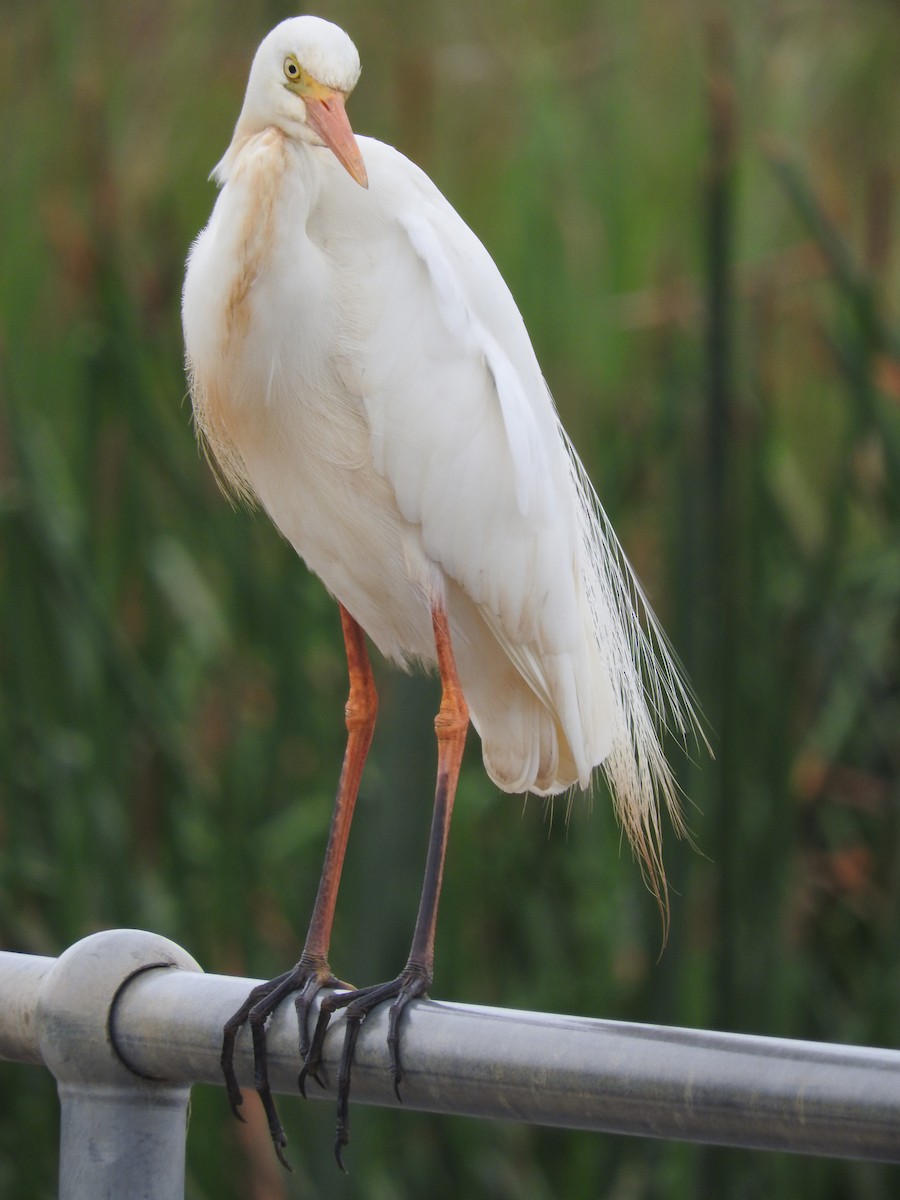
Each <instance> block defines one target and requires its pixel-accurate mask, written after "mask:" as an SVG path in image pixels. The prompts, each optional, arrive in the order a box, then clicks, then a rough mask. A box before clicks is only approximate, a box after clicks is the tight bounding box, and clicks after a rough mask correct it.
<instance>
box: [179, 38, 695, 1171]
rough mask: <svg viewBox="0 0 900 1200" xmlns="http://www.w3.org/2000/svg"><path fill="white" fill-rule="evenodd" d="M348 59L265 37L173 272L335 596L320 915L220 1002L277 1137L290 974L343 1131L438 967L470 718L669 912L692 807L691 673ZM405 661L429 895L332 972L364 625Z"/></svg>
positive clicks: (224, 433) (507, 316)
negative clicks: (598, 784) (183, 264)
mask: <svg viewBox="0 0 900 1200" xmlns="http://www.w3.org/2000/svg"><path fill="white" fill-rule="evenodd" d="M359 69H360V68H359V57H358V55H357V51H356V49H355V47H354V45H353V43H352V42H351V40H350V38H349V37H348V36H347V34H346V33H344V32H343V31H342V30H340V29H338V28H337V27H336V26H335V25H332V24H330V23H329V22H327V21H324V20H321V19H319V18H316V17H309V16H305V17H296V18H293V19H290V20H287V21H284V22H282V23H281V24H280V25H278V26H277V27H276V28H275V29H274V30H273V31H272V32H271V33H270V34H269V35H268V36H267V37H266V38H265V39H264V40H263V42H262V44H261V45H260V47H259V49H258V51H257V53H256V56H255V58H254V60H253V65H252V68H251V71H250V78H249V82H248V85H247V92H246V97H245V100H244V105H243V108H242V110H241V114H240V117H239V119H238V122H237V126H236V128H235V131H234V136H233V138H232V141H231V144H230V146H229V147H228V150H227V151H226V153H225V156H224V158H223V159H222V160H221V162H220V163H219V164H218V166H217V167H216V168H215V171H214V172H213V174H214V177H215V179H216V181H217V182H218V184H219V185H220V186H221V193H220V195H219V197H218V200H217V202H216V205H215V208H214V210H213V213H212V216H211V217H210V220H209V223H208V224H207V226H206V228H205V229H204V230H203V231H202V233H201V234H200V236H199V237H198V238H197V240H196V242H195V243H194V245H193V247H192V249H191V252H190V257H189V260H188V268H187V276H186V279H185V284H184V299H183V320H184V334H185V343H186V348H187V365H188V372H189V377H190V386H191V393H192V397H193V405H194V414H195V420H196V425H197V429H198V431H199V436H200V437H201V439H202V441H203V443H204V445H205V447H206V449H207V451H208V453H209V456H210V458H211V460H212V462H213V464H214V466H215V468H216V469H217V471H218V473H219V475H220V478H221V480H222V481H223V483H224V485H225V486H226V487H227V488H228V489H230V490H231V491H232V492H233V493H234V494H235V495H237V496H239V497H243V498H245V499H248V500H253V501H255V502H257V503H259V504H260V505H261V506H262V507H263V508H264V509H265V511H266V512H267V513H268V514H269V516H270V517H271V519H272V520H273V521H274V523H275V524H276V526H277V527H278V528H279V529H280V530H281V532H282V534H283V535H284V536H285V537H286V538H287V540H288V541H289V542H290V543H291V544H292V545H293V546H294V548H295V549H296V551H297V553H298V554H299V555H300V556H301V557H302V558H303V559H304V560H305V562H306V563H307V565H308V566H309V568H310V569H311V570H312V571H314V572H315V573H316V574H317V575H318V576H319V578H320V579H321V580H322V582H323V583H324V584H325V586H326V588H327V589H328V590H329V591H330V592H331V593H332V595H333V596H334V597H335V598H336V599H337V601H338V603H339V605H340V615H341V621H342V625H343V633H344V639H345V643H346V649H347V659H348V667H349V677H350V692H349V699H348V702H347V708H346V723H347V730H348V740H347V747H346V752H345V757H344V764H343V769H342V772H341V777H340V783H339V785H338V792H337V799H336V803H335V810H334V815H333V818H332V826H331V831H330V835H329V839H328V845H327V850H326V857H325V864H324V867H323V871H322V877H321V882H320V885H319V890H318V895H317V897H316V901H315V905H314V908H313V912H312V918H311V921H310V927H309V933H308V936H307V939H306V943H305V946H304V948H303V952H302V954H301V956H300V959H299V962H298V963H297V965H296V966H295V967H294V968H293V969H292V970H291V971H288V972H287V973H286V974H284V975H282V976H280V977H279V978H278V979H275V980H273V981H272V982H271V983H268V984H265V985H263V986H261V987H259V988H257V989H255V990H254V992H253V993H252V995H251V996H250V997H249V998H248V1000H247V1002H246V1004H244V1005H243V1007H242V1008H241V1009H240V1011H239V1012H237V1013H236V1014H235V1015H234V1017H233V1019H232V1020H231V1021H230V1022H229V1023H228V1025H227V1027H226V1031H225V1040H224V1045H223V1068H224V1071H225V1076H226V1081H227V1085H228V1093H229V1098H230V1100H231V1104H232V1107H233V1109H234V1111H235V1113H237V1110H238V1105H239V1104H240V1103H241V1094H240V1090H239V1088H238V1085H237V1081H236V1078H235V1074H234V1069H233V1065H232V1055H233V1049H234V1040H235V1037H236V1034H237V1032H238V1030H239V1029H240V1027H241V1026H242V1025H243V1024H244V1023H245V1022H246V1023H249V1025H250V1027H251V1030H252V1034H253V1043H254V1052H255V1056H256V1067H257V1090H258V1092H259V1094H260V1096H261V1098H262V1101H263V1103H264V1105H265V1109H266V1113H267V1117H268V1121H269V1128H270V1131H271V1133H272V1138H273V1141H274V1143H275V1147H276V1150H277V1151H278V1154H279V1157H282V1159H283V1147H284V1144H285V1139H284V1133H283V1131H282V1128H281V1124H280V1122H279V1120H278V1116H277V1114H276V1111H275V1106H274V1103H273V1101H272V1097H271V1095H270V1092H269V1086H268V1082H267V1075H266V1057H265V1036H264V1027H265V1022H266V1020H267V1018H268V1017H269V1015H271V1013H272V1012H273V1011H274V1009H275V1008H276V1007H277V1005H278V1004H279V1003H280V1001H281V1000H282V999H284V998H285V997H286V996H288V995H293V996H294V997H295V1003H296V1006H297V1012H298V1017H299V1022H300V1031H301V1032H300V1037H301V1050H302V1053H303V1054H304V1056H305V1064H304V1068H303V1072H302V1074H301V1087H303V1082H304V1079H305V1077H306V1076H307V1075H313V1076H314V1077H315V1076H316V1072H317V1071H318V1069H319V1066H320V1055H321V1048H322V1043H323V1039H324V1034H325V1029H326V1026H327V1024H328V1021H329V1019H330V1016H331V1014H332V1013H333V1012H334V1011H335V1010H336V1009H337V1008H339V1007H343V1008H346V1032H345V1043H344V1052H343V1060H342V1070H341V1076H340V1079H339V1102H338V1132H337V1143H336V1154H337V1157H338V1161H339V1162H340V1161H341V1151H342V1147H343V1146H344V1145H345V1144H346V1142H347V1141H348V1140H349V1124H348V1115H347V1099H348V1092H349V1082H350V1067H351V1064H352V1056H353V1047H354V1044H355V1040H356V1036H357V1033H358V1031H359V1027H360V1024H361V1022H362V1020H363V1019H364V1018H365V1016H366V1014H367V1013H368V1012H370V1011H371V1010H372V1008H373V1007H374V1006H375V1005H377V1004H380V1003H382V1002H383V1001H385V1000H389V999H390V1000H393V1005H392V1008H391V1019H390V1037H389V1044H390V1063H391V1070H392V1071H393V1075H394V1080H395V1084H397V1085H399V1082H400V1078H401V1063H400V1053H399V1043H398V1037H397V1031H398V1022H399V1019H400V1016H401V1014H402V1012H403V1010H404V1008H405V1007H406V1005H407V1004H408V1003H409V1002H410V1000H411V999H413V998H415V997H418V996H422V995H424V994H425V993H426V990H427V988H428V987H429V985H430V983H431V980H432V966H433V953H434V933H435V923H436V915H437V906H438V897H439V893H440V887H441V878H442V873H443V865H444V853H445V847H446V840H447V832H448V828H449V823H450V813H451V809H452V806H453V798H454V792H455V788H456V782H457V776H458V771H459V765H460V760H461V757H462V753H463V745H464V741H465V737H466V730H467V727H468V723H469V721H470V720H471V722H472V724H473V725H474V726H475V729H476V730H477V732H478V734H479V735H480V738H481V746H482V752H483V757H484V764H485V767H486V769H487V773H488V774H489V776H490V777H491V779H492V780H493V781H494V782H495V783H496V784H497V785H498V786H499V787H500V788H502V789H503V790H504V791H507V792H523V791H530V792H536V793H538V794H540V795H553V794H554V793H559V792H564V791H566V790H568V789H570V788H572V787H573V786H574V785H577V786H580V787H581V788H588V787H589V786H590V784H591V778H592V773H593V772H594V770H595V768H597V767H600V768H601V769H602V771H603V772H604V774H605V776H606V778H607V780H608V782H609V786H610V791H611V794H612V797H613V801H614V804H615V807H616V811H617V813H618V816H619V818H620V820H621V822H622V825H623V827H624V829H625V832H626V833H627V835H628V838H629V839H630V841H631V843H632V845H633V847H634V848H635V850H636V852H637V855H638V857H639V859H640V860H641V862H642V865H643V869H644V872H645V874H646V876H647V878H648V880H649V882H650V884H651V886H652V887H653V888H654V890H655V891H656V894H657V896H658V898H659V899H660V903H661V905H662V907H663V911H664V912H665V880H664V875H663V870H662V863H661V858H660V824H659V821H660V808H661V807H662V806H664V805H665V806H668V808H669V810H670V811H671V813H672V815H673V819H674V823H675V825H676V826H678V825H679V824H680V818H679V815H678V805H677V803H676V797H675V791H676V789H675V785H674V782H673V778H672V775H671V772H670V769H669V767H668V766H667V763H666V760H665V758H664V756H663V751H662V749H661V744H660V738H659V735H658V732H657V730H658V727H659V726H660V725H662V724H665V723H668V724H669V725H670V726H672V727H674V729H675V730H676V731H677V732H679V733H680V734H681V735H682V736H684V735H685V734H686V732H687V730H688V728H689V727H690V726H692V725H693V724H694V715H693V712H692V710H691V705H690V701H689V699H688V696H687V694H686V689H685V687H684V685H683V684H682V682H681V679H680V676H679V673H678V670H677V668H676V666H675V664H674V663H673V661H672V658H671V656H670V655H669V653H668V651H667V649H666V645H665V639H664V638H663V636H662V634H661V633H660V631H659V629H658V626H657V624H656V622H655V620H654V618H653V616H652V614H651V613H650V611H649V608H648V606H647V605H646V603H645V601H644V598H643V595H642V593H641V590H640V588H639V586H638V585H637V583H636V581H635V579H634V576H633V575H632V573H631V570H630V568H629V566H628V564H627V562H626V561H625V558H624V555H623V554H622V552H621V549H620V547H619V544H618V542H617V540H616V538H615V535H614V533H613V531H612V529H611V527H610V526H609V524H608V522H607V520H606V517H605V515H604V514H603V511H602V509H601V507H600V504H599V502H598V500H597V498H596V496H595V494H594V492H593V490H592V488H591V485H590V483H589V481H588V479H587V476H586V475H585V472H584V470H583V468H582V466H581V464H580V463H579V461H578V458H577V457H576V455H575V453H574V451H573V449H572V447H571V445H570V443H569V441H568V438H567V436H566V434H565V432H564V431H563V428H562V426H561V425H560V422H559V419H558V417H557V415H556V411H555V409H554V406H553V402H552V400H551V397H550V394H549V392H548V389H547V386H546V384H545V382H544V379H543V377H542V375H541V371H540V368H539V366H538V363H537V360H536V358H535V355H534V351H533V349H532V346H531V343H530V341H529V338H528V334H527V332H526V329H525V325H524V323H523V321H522V317H521V316H520V314H519V311H518V309H517V307H516V304H515V302H514V300H513V298H512V296H511V295H510V292H509V290H508V289H507V287H506V285H505V283H504V282H503V279H502V278H501V276H500V273H499V272H498V270H497V268H496V266H495V265H494V263H493V261H492V260H491V258H490V256H489V255H488V253H487V251H486V250H485V249H484V247H483V246H482V245H481V243H480V242H479V241H478V239H477V238H476V236H475V235H474V234H473V233H472V232H471V230H470V229H469V228H468V227H467V226H466V225H465V223H464V222H463V221H462V219H461V218H460V217H459V216H458V214H457V213H456V212H455V211H454V209H453V208H452V207H451V206H450V204H449V203H448V202H447V201H446V200H445V199H444V197H443V196H442V195H441V193H440V192H439V191H438V190H437V188H436V187H435V185H434V184H433V183H432V182H431V181H430V180H429V179H428V178H427V176H425V175H424V174H423V173H422V172H421V171H420V170H419V169H418V168H417V167H415V166H414V165H413V164H412V163H411V162H409V161H408V160H407V159H406V158H404V157H403V155H402V154H400V153H398V152H397V151H396V150H394V149H392V148H391V147H390V146H386V145H383V144H382V143H381V142H378V141H375V140H373V139H371V138H365V137H360V138H359V139H358V140H357V139H356V138H355V137H354V135H353V133H352V131H351V128H350V124H349V122H348V119H347V115H346V110H345V107H344V102H345V99H346V97H347V96H348V95H349V93H350V92H351V91H352V89H353V87H354V85H355V84H356V81H357V78H358V76H359ZM366 634H367V635H368V636H369V638H371V640H372V641H373V642H374V643H375V645H376V646H377V647H378V649H379V650H380V651H381V652H382V654H384V655H385V656H386V657H387V658H389V659H392V660H393V661H394V662H396V663H397V664H399V665H400V666H402V667H408V666H410V665H411V664H416V663H419V664H424V665H425V666H427V667H433V666H435V665H436V666H437V670H438V672H439V674H440V680H441V685H442V698H441V703H440V710H439V713H438V716H437V718H436V721H435V727H436V731H437V741H438V774H437V789H436V797H435V806H434V818H433V825H432V833H431V839H430V842H429V849H428V857H427V863H426V871H425V882H424V886H423V892H422V898H421V905H420V909H419V915H418V920H417V923H416V927H415V933H414V936H413V941H412V947H411V951H410V956H409V960H408V962H407V964H406V966H405V967H404V968H403V970H402V971H401V972H400V974H399V975H398V976H397V978H396V979H394V980H392V981H391V982H390V983H387V984H383V985H377V986H375V987H371V988H362V989H360V990H350V991H346V992H329V993H328V994H327V995H326V996H325V997H324V998H323V999H322V1002H321V1005H320V1015H319V1018H318V1021H317V1024H316V1028H315V1032H314V1035H313V1037H312V1038H311V1039H310V1038H309V1035H308V1033H307V1018H308V1017H309V1014H310V1006H311V1004H312V1001H313V999H314V997H315V996H316V994H317V993H318V992H319V990H320V989H322V988H323V987H326V988H331V987H335V986H337V985H338V980H337V979H336V977H335V976H334V975H333V974H332V971H331V967H330V966H329V962H328V949H329V939H330V933H331V925H332V917H333V914H334V908H335V900H336V897H337V888H338V881H339V877H340V871H341V866H342V863H343V858H344V849H345V846H346V842H347V835H348V832H349V828H350V822H351V818H352V815H353V807H354V803H355V800H356V794H357V788H358V786H359V781H360V776H361V774H362V770H363V764H364V761H365V758H366V753H367V751H368V748H369V744H370V741H371V738H372V731H373V726H374V722H375V712H376V705H377V701H376V695H375V688H374V684H373V679H372V672H371V668H370V665H369V660H368V657H367V651H366V639H365V635H366Z"/></svg>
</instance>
